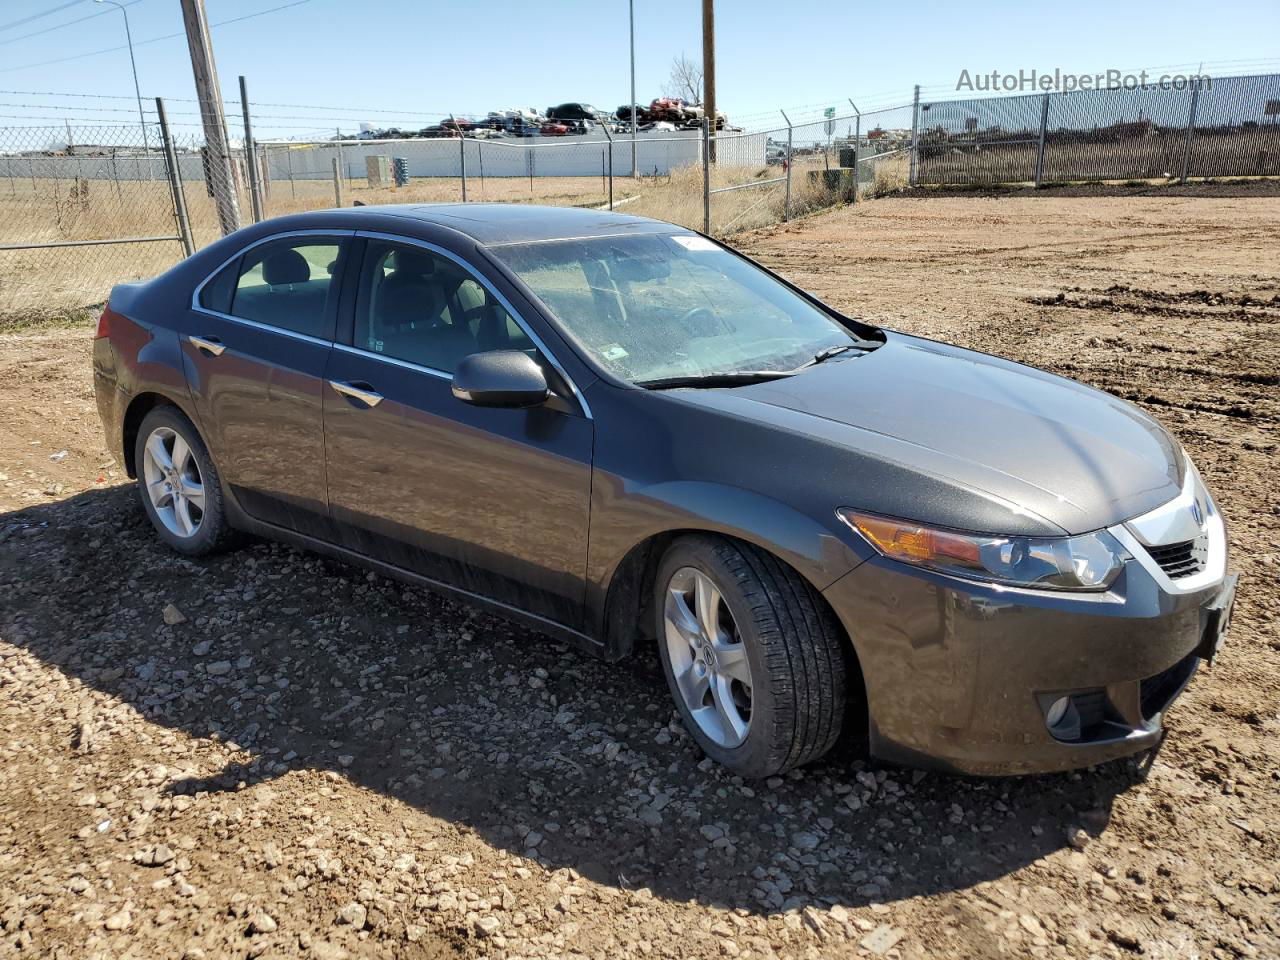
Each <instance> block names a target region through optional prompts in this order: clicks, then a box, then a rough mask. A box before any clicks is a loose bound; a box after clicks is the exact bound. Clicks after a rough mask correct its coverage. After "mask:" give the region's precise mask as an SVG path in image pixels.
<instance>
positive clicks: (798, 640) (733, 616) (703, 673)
mask: <svg viewBox="0 0 1280 960" xmlns="http://www.w3.org/2000/svg"><path fill="white" fill-rule="evenodd" d="M655 589H656V590H657V596H656V597H655V604H654V607H655V609H656V613H657V617H658V623H657V632H658V638H659V642H658V649H659V653H660V656H661V659H662V667H663V672H664V673H665V674H666V677H667V684H668V686H669V687H670V688H671V693H672V696H673V697H674V699H675V701H676V708H677V710H678V711H679V713H680V716H681V719H682V720H683V721H684V724H685V727H686V728H687V729H688V730H689V732H690V734H691V735H692V736H693V738H694V740H695V741H696V742H697V744H698V746H699V747H701V748H702V750H703V752H704V753H706V754H707V755H708V756H710V757H711V758H712V759H714V760H716V761H717V762H718V763H721V764H723V765H724V766H726V767H728V768H729V769H730V770H732V771H733V772H734V773H737V774H740V775H741V776H744V777H767V776H772V775H774V774H777V773H782V772H783V771H786V770H789V769H791V768H793V767H797V766H800V765H802V764H805V763H809V762H810V761H812V760H816V759H817V758H818V757H821V756H822V755H823V754H825V753H826V752H827V751H828V750H830V749H831V747H832V746H833V745H834V744H835V742H836V740H837V739H838V738H839V735H840V729H841V719H842V717H843V715H844V708H845V668H844V657H843V651H842V648H841V644H842V642H843V641H842V636H841V632H840V630H839V627H838V625H837V624H836V622H835V620H834V618H833V615H832V614H831V612H830V610H829V609H828V608H827V607H826V605H825V604H824V603H823V602H822V601H821V598H819V597H818V596H817V595H816V593H815V592H814V590H813V588H812V587H811V586H810V585H809V584H808V583H807V582H806V581H805V580H804V579H803V578H802V577H801V576H800V575H799V574H797V573H796V572H795V571H794V570H792V569H791V568H790V567H788V566H786V565H785V564H783V563H782V562H780V561H779V560H778V559H777V558H775V557H773V556H771V555H770V554H768V553H766V552H764V551H763V550H760V549H757V548H755V547H752V546H750V545H748V544H742V543H737V542H731V541H728V540H723V539H718V538H711V537H685V538H682V539H680V540H678V541H676V542H675V543H674V544H672V546H671V548H670V549H669V550H668V551H667V553H666V555H665V556H664V557H663V560H662V563H661V565H660V567H659V570H658V575H657V577H656V578H655Z"/></svg>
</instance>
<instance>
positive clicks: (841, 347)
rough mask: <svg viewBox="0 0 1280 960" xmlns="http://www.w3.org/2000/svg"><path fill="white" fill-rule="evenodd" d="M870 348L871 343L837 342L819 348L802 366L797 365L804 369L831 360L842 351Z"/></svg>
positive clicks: (799, 368) (798, 368)
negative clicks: (823, 348)
mask: <svg viewBox="0 0 1280 960" xmlns="http://www.w3.org/2000/svg"><path fill="white" fill-rule="evenodd" d="M870 349H872V348H871V345H870V344H863V343H841V344H837V345H836V346H834V347H827V348H826V349H825V350H819V351H818V352H817V353H815V354H814V355H813V356H812V357H811V358H810V359H808V360H806V361H805V362H804V363H802V364H800V366H798V367H796V369H797V370H804V369H806V368H807V367H812V366H816V365H817V364H819V363H822V362H824V361H826V360H830V359H831V358H832V357H838V356H840V355H841V354H842V353H848V352H849V351H850V350H861V351H864V352H865V351H867V350H870Z"/></svg>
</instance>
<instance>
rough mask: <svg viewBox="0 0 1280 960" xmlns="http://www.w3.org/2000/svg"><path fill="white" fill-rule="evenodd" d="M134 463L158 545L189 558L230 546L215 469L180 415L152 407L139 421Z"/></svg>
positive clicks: (230, 533) (172, 409)
mask: <svg viewBox="0 0 1280 960" xmlns="http://www.w3.org/2000/svg"><path fill="white" fill-rule="evenodd" d="M133 462H134V464H135V466H136V468H137V472H138V496H139V499H140V500H141V501H142V509H143V511H144V512H145V513H146V514H147V517H148V519H150V520H151V524H152V526H154V527H155V528H156V533H158V534H159V535H160V539H161V540H163V541H164V542H165V543H167V544H168V545H169V546H170V547H172V548H173V549H174V550H177V551H178V552H179V553H185V554H187V555H188V556H203V555H205V554H208V553H213V552H215V551H217V550H220V549H223V548H225V547H227V546H230V545H231V544H232V543H233V542H234V540H235V537H236V535H235V531H234V530H232V529H231V525H230V524H229V523H228V522H227V518H226V511H225V509H224V506H223V499H222V485H221V482H220V480H219V478H218V471H217V468H216V467H215V466H214V465H213V460H212V459H211V458H210V456H209V451H208V450H207V449H206V448H205V445H204V441H203V440H202V439H201V438H200V433H199V431H198V430H196V428H195V425H194V424H193V423H192V422H191V421H190V420H188V419H187V417H186V416H185V415H184V414H183V413H182V412H181V411H180V410H178V409H177V408H176V407H169V406H162V407H156V408H155V409H154V410H152V411H151V412H150V413H148V414H147V415H146V416H145V417H144V418H143V420H142V424H141V425H140V426H139V428H138V439H137V441H136V446H135V447H134V457H133Z"/></svg>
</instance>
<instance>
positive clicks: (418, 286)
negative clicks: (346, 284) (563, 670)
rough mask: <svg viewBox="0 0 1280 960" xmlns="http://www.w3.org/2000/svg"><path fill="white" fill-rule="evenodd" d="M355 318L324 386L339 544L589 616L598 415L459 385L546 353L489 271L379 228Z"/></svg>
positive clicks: (537, 610)
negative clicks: (482, 363) (479, 361)
mask: <svg viewBox="0 0 1280 960" xmlns="http://www.w3.org/2000/svg"><path fill="white" fill-rule="evenodd" d="M355 313H356V316H355V325H354V335H353V338H352V344H351V345H350V346H339V347H335V349H334V351H333V353H332V355H331V356H330V359H329V367H328V372H327V374H326V378H327V379H328V381H329V384H330V385H329V387H328V388H327V389H326V391H325V396H324V421H325V446H326V451H327V459H326V462H327V469H328V481H329V504H330V512H331V516H332V517H333V520H334V522H335V524H336V526H337V536H338V538H339V542H340V543H342V544H343V545H344V546H347V547H348V548H350V549H352V550H355V551H356V552H358V553H362V554H365V555H368V556H373V557H376V558H378V559H381V560H384V561H386V562H389V563H393V564H395V565H397V566H400V567H404V568H406V569H409V570H413V571H414V572H417V573H420V574H422V575H423V576H426V577H429V578H431V579H433V580H437V581H440V582H442V583H446V584H449V585H451V586H455V587H459V588H461V589H464V590H467V591H469V592H471V593H475V594H478V595H480V596H484V597H488V598H490V599H494V600H498V601H500V602H502V603H506V604H509V605H511V606H513V607H516V608H518V609H521V610H525V611H527V612H530V613H534V614H537V615H539V616H543V617H546V618H548V619H551V620H554V621H555V622H557V623H561V624H564V625H566V626H569V627H574V628H577V627H580V626H581V623H582V605H583V590H584V575H585V564H586V553H587V521H588V509H589V501H590V492H591V447H592V423H591V421H590V419H588V418H587V417H586V416H585V414H584V412H583V411H582V410H581V409H580V408H578V407H577V406H576V405H575V404H573V403H571V402H566V401H565V400H564V399H561V398H553V399H552V401H551V402H549V403H548V404H547V405H545V406H541V407H535V408H532V409H527V410H509V409H492V408H489V409H486V408H480V407H473V406H470V405H468V404H466V403H463V402H462V401H460V400H458V399H456V398H455V397H454V396H453V393H452V390H451V386H450V377H451V374H452V373H453V370H454V367H455V366H456V365H457V363H458V361H460V360H461V359H462V358H463V357H465V356H467V355H469V354H472V353H477V352H480V351H482V350H490V349H523V350H527V351H529V353H530V354H531V355H533V356H535V357H538V358H540V360H541V361H542V362H545V358H541V357H540V354H539V351H538V349H537V347H536V345H535V344H534V342H533V341H532V340H531V339H530V338H529V337H528V335H527V334H526V332H525V330H524V328H523V327H522V326H521V325H520V323H519V322H518V321H517V320H516V318H514V317H513V316H512V315H511V312H510V311H509V310H507V309H506V307H505V306H504V305H503V303H502V302H500V301H499V298H498V297H497V296H496V295H495V293H494V291H493V290H492V288H491V287H490V286H489V285H488V284H487V282H485V281H484V280H482V279H481V278H480V277H479V275H478V274H476V273H474V272H472V271H471V270H470V269H469V268H466V267H464V266H463V265H462V264H461V262H460V261H458V260H456V259H454V258H453V257H451V256H449V255H446V254H445V253H444V252H443V251H440V250H437V249H434V248H433V249H428V248H425V247H422V246H418V245H411V244H407V243H403V244H402V243H395V242H390V241H382V240H373V239H370V240H369V241H368V242H367V245H366V249H365V254H364V261H363V265H362V268H361V270H360V280H359V286H358V290H357V294H356V302H355Z"/></svg>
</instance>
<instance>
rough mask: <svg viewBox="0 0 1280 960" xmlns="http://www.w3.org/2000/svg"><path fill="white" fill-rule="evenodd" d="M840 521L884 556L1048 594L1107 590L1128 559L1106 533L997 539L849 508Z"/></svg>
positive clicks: (958, 574) (1121, 548) (1125, 553)
mask: <svg viewBox="0 0 1280 960" xmlns="http://www.w3.org/2000/svg"><path fill="white" fill-rule="evenodd" d="M836 513H837V515H838V516H839V517H840V519H841V520H843V521H844V522H845V523H847V524H848V525H849V526H850V527H851V528H852V529H853V530H854V531H856V532H857V533H858V534H860V535H861V536H862V537H863V538H864V539H865V540H866V541H867V542H868V543H869V544H871V546H872V547H874V548H875V549H876V550H878V551H879V552H880V553H882V554H884V556H886V557H889V558H891V559H893V560H900V561H902V562H903V563H910V564H914V565H915V566H918V567H927V568H929V569H930V570H936V571H938V572H939V573H947V574H951V575H952V576H956V577H967V578H969V579H972V580H989V581H992V582H994V583H1003V584H1007V585H1009V586H1015V587H1038V588H1040V589H1044V590H1105V589H1106V588H1107V587H1109V586H1111V584H1112V583H1113V582H1114V581H1115V579H1116V577H1117V576H1118V575H1119V573H1120V570H1121V568H1122V567H1123V566H1124V561H1125V560H1126V559H1127V558H1128V556H1129V554H1128V553H1127V552H1126V551H1125V549H1124V547H1122V546H1121V545H1120V544H1119V542H1118V541H1117V540H1116V539H1115V537H1113V536H1111V534H1109V533H1107V532H1106V531H1105V530H1099V531H1098V532H1097V533H1086V534H1082V535H1080V536H1077V537H996V536H989V535H985V534H974V533H960V532H958V531H956V530H946V529H942V528H940V527H926V526H924V525H922V524H919V523H913V522H912V521H910V520H895V519H894V518H892V517H878V516H875V515H874V514H868V513H858V512H856V511H854V510H850V509H848V508H842V509H840V510H837V511H836Z"/></svg>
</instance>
